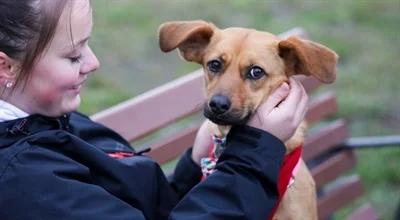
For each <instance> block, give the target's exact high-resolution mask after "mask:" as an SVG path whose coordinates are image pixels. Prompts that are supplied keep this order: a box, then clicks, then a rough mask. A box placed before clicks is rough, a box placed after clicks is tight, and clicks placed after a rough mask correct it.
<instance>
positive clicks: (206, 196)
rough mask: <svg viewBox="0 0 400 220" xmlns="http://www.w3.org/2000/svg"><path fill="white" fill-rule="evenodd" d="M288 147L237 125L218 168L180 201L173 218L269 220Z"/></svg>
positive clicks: (229, 136) (256, 130)
mask: <svg viewBox="0 0 400 220" xmlns="http://www.w3.org/2000/svg"><path fill="white" fill-rule="evenodd" d="M284 153H285V148H284V146H283V143H282V142H281V141H280V140H279V139H277V138H276V137H274V136H273V135H271V134H268V133H266V132H263V131H261V130H258V129H256V128H251V127H248V126H238V127H233V128H232V129H231V131H230V133H229V134H228V137H227V146H226V150H225V151H224V152H223V153H222V155H221V157H220V158H219V161H218V163H217V166H216V171H215V172H214V173H213V174H212V175H210V176H209V177H207V178H206V180H205V181H203V182H201V183H200V184H198V185H197V186H195V187H194V188H193V189H192V190H191V191H190V192H188V193H187V194H186V195H185V197H184V198H183V199H182V200H181V201H180V202H179V203H178V205H177V206H176V207H175V208H174V210H173V211H172V213H171V215H170V219H174V220H178V219H185V220H195V219H208V220H213V219H232V220H235V219H237V220H239V219H240V220H243V219H266V218H267V217H268V215H269V213H270V212H271V210H272V208H273V207H274V205H275V203H276V201H277V198H278V191H277V178H278V174H279V169H280V166H281V162H282V160H283V156H284Z"/></svg>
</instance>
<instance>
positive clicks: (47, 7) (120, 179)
mask: <svg viewBox="0 0 400 220" xmlns="http://www.w3.org/2000/svg"><path fill="white" fill-rule="evenodd" d="M0 20H1V23H0V87H1V88H2V91H1V93H0V207H1V208H0V219H24V220H25V219H124V220H125V219H168V218H170V219H185V220H187V219H265V218H266V216H268V213H269V212H270V211H271V209H272V208H273V206H274V203H275V201H276V199H277V189H276V181H277V175H278V172H279V168H280V164H281V161H282V158H283V155H284V152H285V149H284V146H283V144H282V142H284V141H286V140H287V139H288V138H289V137H290V136H291V135H292V134H293V132H294V131H295V128H296V127H297V125H298V124H299V123H300V121H301V120H302V119H303V117H304V112H305V106H306V105H305V103H306V102H307V95H306V94H305V92H304V89H303V88H302V86H301V85H300V84H299V83H298V82H296V81H294V80H291V82H290V91H289V86H288V85H287V84H285V85H283V86H281V87H280V88H279V89H277V91H276V92H275V93H274V94H273V95H272V96H271V98H270V99H269V100H267V101H266V103H265V104H263V106H261V108H260V111H259V112H258V113H256V117H253V119H251V120H250V122H249V123H248V125H243V126H236V127H234V128H232V130H231V131H230V133H229V135H228V138H227V140H228V141H227V149H226V150H225V151H224V152H223V154H222V155H221V157H220V159H219V161H218V164H217V167H216V172H214V173H213V174H212V175H210V176H209V177H208V178H207V179H206V180H205V181H202V182H200V183H199V180H200V178H201V171H200V168H199V166H198V164H199V161H200V158H202V157H204V156H205V155H206V154H207V153H206V151H207V149H208V146H209V144H210V143H209V140H210V139H211V138H209V133H208V131H207V129H205V127H204V126H203V127H202V128H201V129H200V130H199V132H198V135H197V138H196V141H195V144H194V146H193V148H191V149H189V150H188V151H187V152H186V153H185V154H184V155H183V156H182V158H181V160H180V161H179V163H178V165H177V168H176V170H175V173H174V176H173V177H172V179H171V180H170V181H167V180H166V178H165V176H164V174H163V173H162V171H161V169H160V167H159V166H158V165H157V164H156V163H155V162H154V161H152V160H151V159H150V158H148V157H145V156H142V155H140V154H135V151H134V150H133V149H132V148H131V147H130V145H129V143H128V142H127V141H125V140H124V139H123V138H121V137H120V136H119V135H118V134H117V133H115V132H114V131H112V130H110V129H108V128H106V127H104V126H102V125H99V124H97V123H95V122H93V121H91V120H90V119H89V118H88V117H87V116H85V115H82V114H80V113H77V112H75V110H76V109H77V108H78V106H79V104H80V101H81V100H80V90H81V87H82V86H83V84H84V83H85V81H86V80H87V77H88V75H89V74H90V73H92V72H93V71H94V70H96V69H97V68H98V67H99V62H98V60H97V58H96V56H95V55H94V54H93V52H92V50H91V49H90V47H89V45H88V41H89V38H90V35H91V31H92V25H93V23H92V12H91V6H90V2H89V0H74V1H72V0H71V1H67V0H18V1H16V0H0ZM282 100H283V101H282ZM278 103H281V104H279V106H278V107H276V105H277V104H278ZM132 123H134V122H132ZM239 133H240V135H238V134H239ZM115 152H128V153H130V154H131V155H132V156H131V157H126V158H123V159H115V158H113V157H111V156H109V155H110V154H112V153H115Z"/></svg>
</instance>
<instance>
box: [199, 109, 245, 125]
mask: <svg viewBox="0 0 400 220" xmlns="http://www.w3.org/2000/svg"><path fill="white" fill-rule="evenodd" d="M203 114H204V116H205V117H206V118H208V119H209V120H210V121H212V122H213V123H215V124H217V125H243V124H246V123H247V122H248V121H249V119H250V117H251V115H252V112H251V111H248V112H246V113H245V114H243V112H242V111H240V110H235V109H232V110H230V111H227V112H225V113H223V114H215V113H214V112H212V111H211V109H210V108H209V107H207V105H206V106H204V111H203Z"/></svg>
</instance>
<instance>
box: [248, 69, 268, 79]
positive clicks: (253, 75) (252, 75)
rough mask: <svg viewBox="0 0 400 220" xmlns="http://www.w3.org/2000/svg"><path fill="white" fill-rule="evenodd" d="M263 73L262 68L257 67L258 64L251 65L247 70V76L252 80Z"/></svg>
mask: <svg viewBox="0 0 400 220" xmlns="http://www.w3.org/2000/svg"><path fill="white" fill-rule="evenodd" d="M264 75H265V72H264V70H263V69H261V67H259V66H253V67H251V68H250V69H249V71H248V72H247V78H248V79H253V80H257V79H260V78H261V77H263V76H264Z"/></svg>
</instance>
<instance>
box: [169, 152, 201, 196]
mask: <svg viewBox="0 0 400 220" xmlns="http://www.w3.org/2000/svg"><path fill="white" fill-rule="evenodd" d="M191 155H192V148H189V149H188V150H187V151H186V152H185V153H184V154H183V156H182V157H181V158H180V160H179V161H178V163H177V165H176V167H175V170H174V173H173V174H172V176H170V178H169V182H170V185H171V188H172V189H173V190H174V191H175V192H176V193H177V195H178V197H179V198H182V197H183V196H184V195H185V194H186V193H187V192H188V191H189V190H191V189H192V188H193V187H194V186H195V185H196V184H198V183H199V182H200V179H201V177H202V173H201V169H200V167H199V166H198V165H197V164H196V163H195V162H194V161H193V160H192V158H191Z"/></svg>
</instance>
